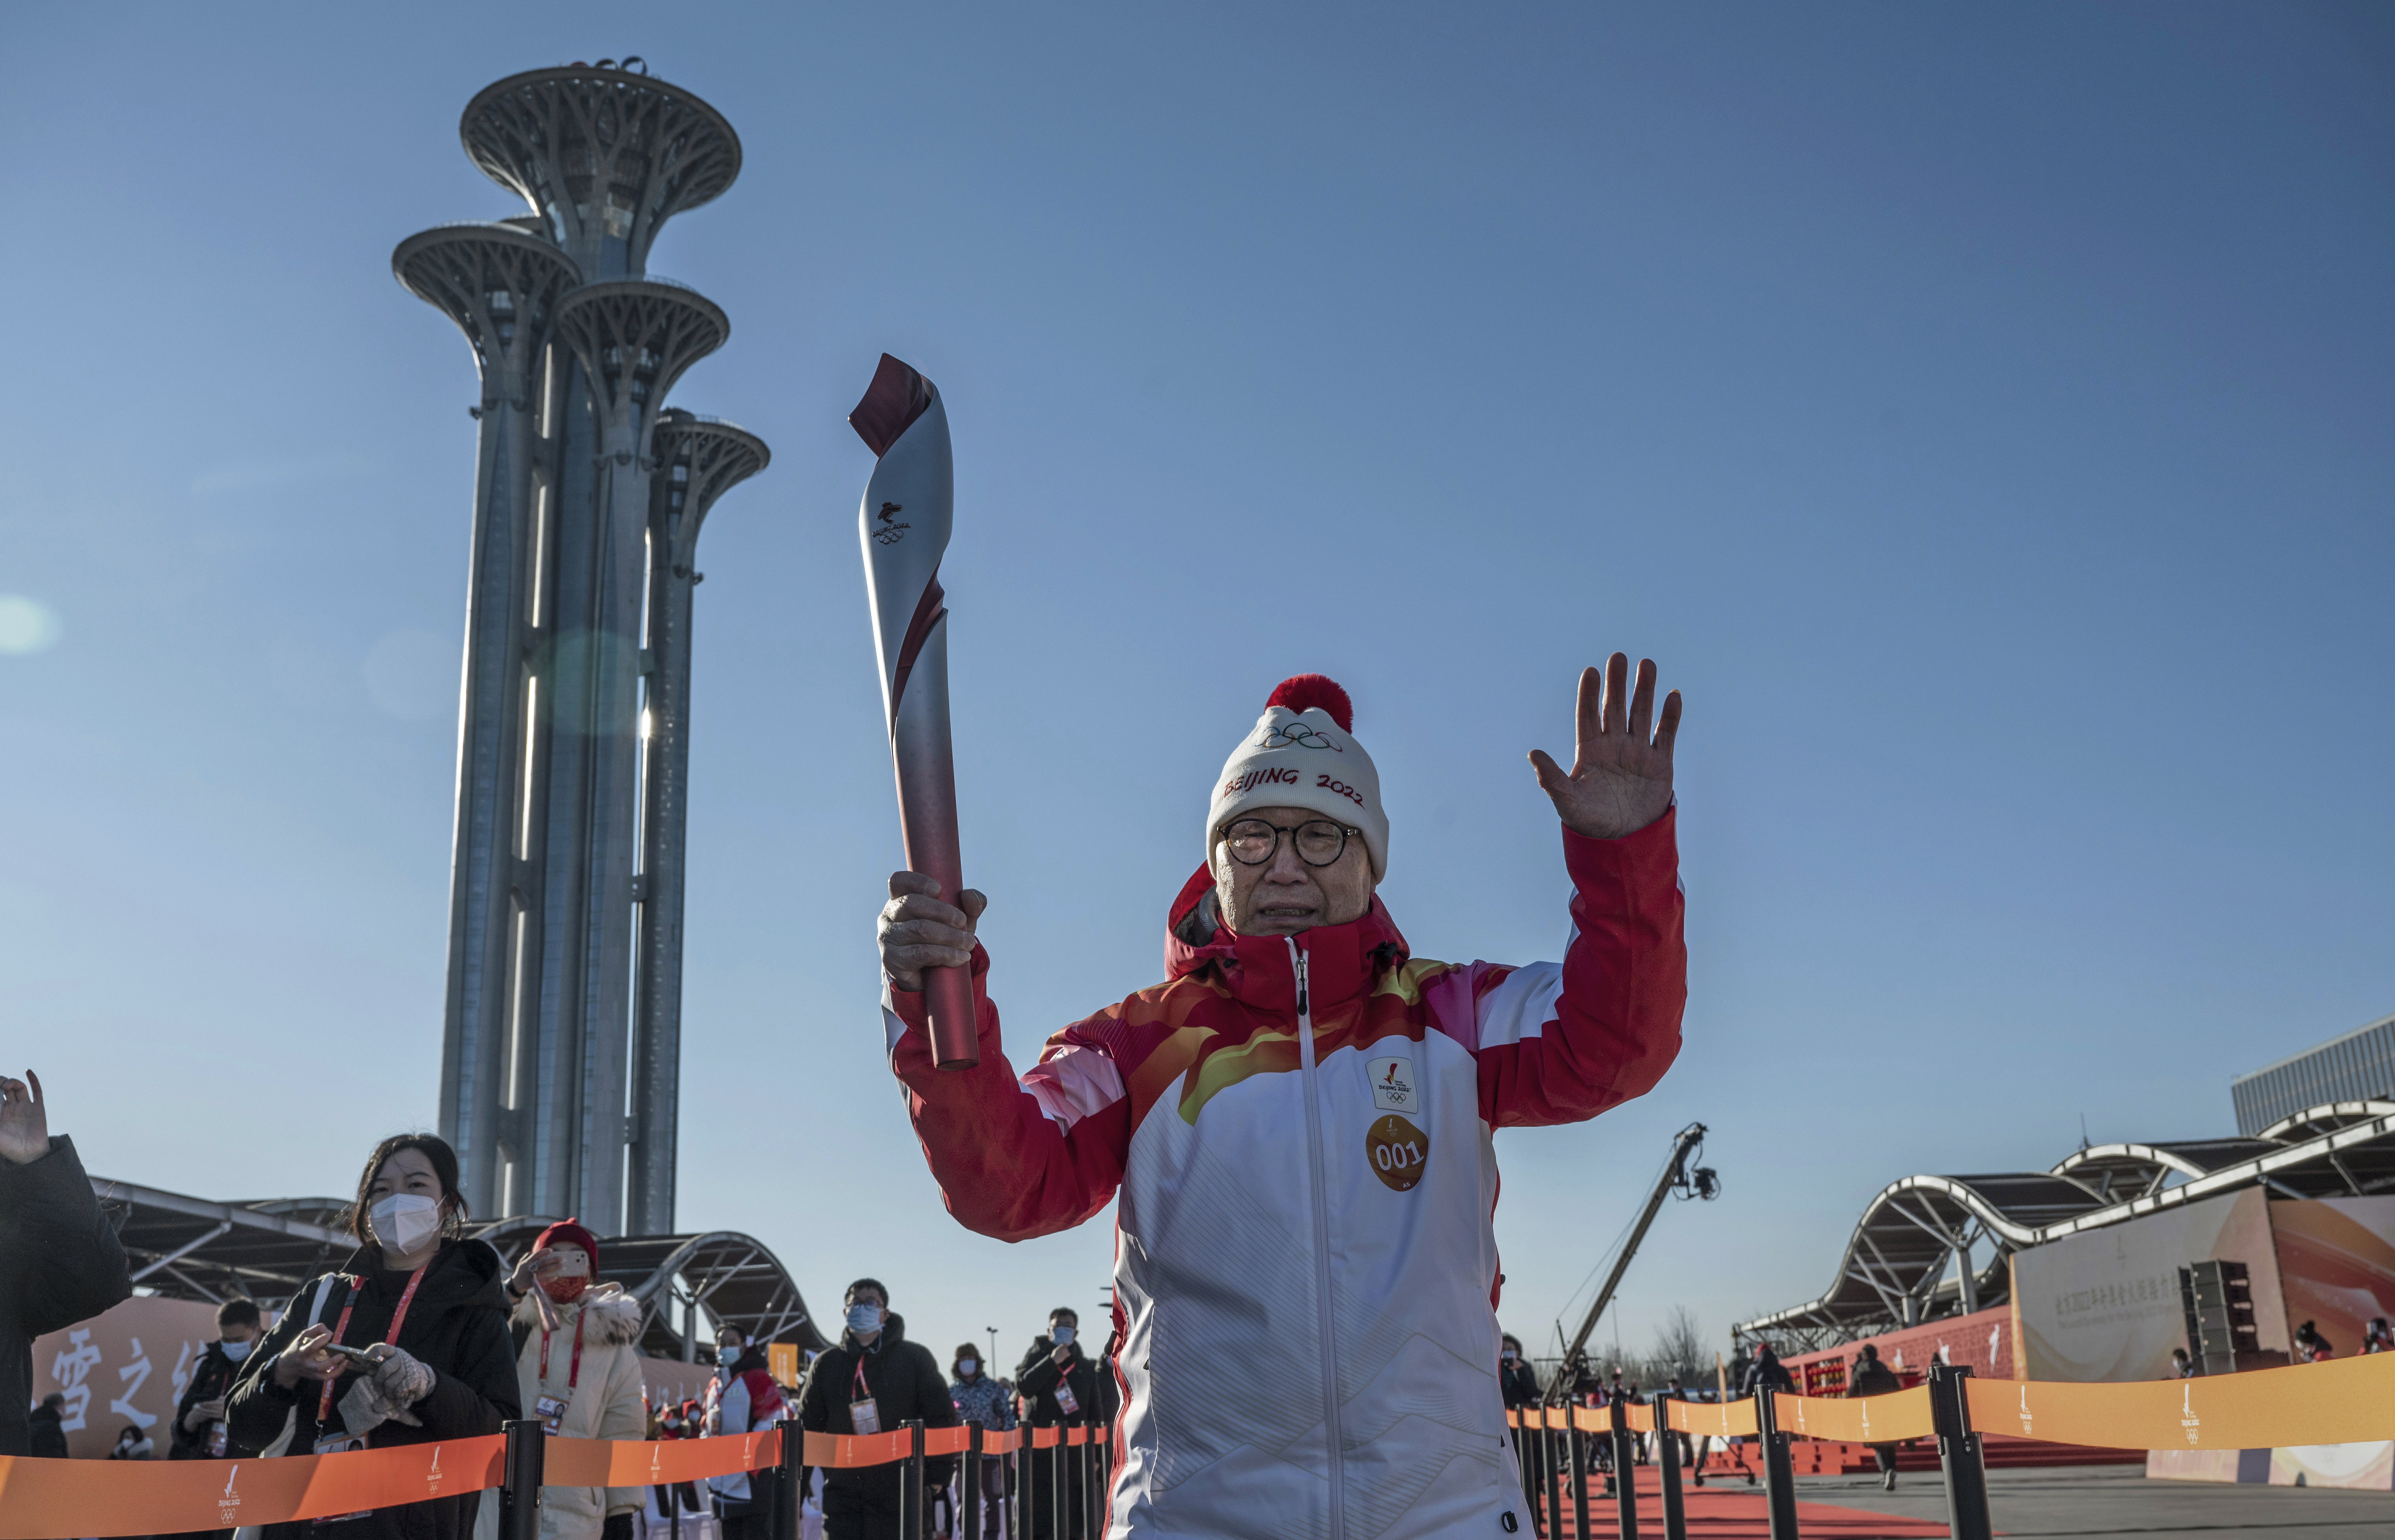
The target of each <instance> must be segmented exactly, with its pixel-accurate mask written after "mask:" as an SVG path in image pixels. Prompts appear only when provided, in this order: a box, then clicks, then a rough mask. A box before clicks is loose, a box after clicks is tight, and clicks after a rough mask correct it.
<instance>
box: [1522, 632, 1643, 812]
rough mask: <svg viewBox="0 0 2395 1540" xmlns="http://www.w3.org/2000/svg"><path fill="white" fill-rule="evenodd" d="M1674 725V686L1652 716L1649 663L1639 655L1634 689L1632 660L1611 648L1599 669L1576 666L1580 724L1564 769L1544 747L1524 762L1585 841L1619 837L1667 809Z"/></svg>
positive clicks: (1558, 809)
mask: <svg viewBox="0 0 2395 1540" xmlns="http://www.w3.org/2000/svg"><path fill="white" fill-rule="evenodd" d="M1650 726H1651V727H1652V728H1653V730H1654V732H1653V736H1652V737H1651V738H1650V737H1649V736H1648V732H1647V730H1648V728H1649V727H1650ZM1679 731H1680V692H1679V691H1676V690H1674V691H1672V692H1671V693H1670V694H1669V695H1666V696H1665V697H1663V717H1662V719H1661V721H1657V720H1656V719H1655V664H1654V661H1653V660H1652V659H1647V658H1642V659H1640V660H1639V663H1638V688H1637V690H1636V691H1635V693H1633V692H1632V691H1631V689H1630V660H1629V658H1628V657H1626V656H1624V655H1623V654H1621V653H1620V652H1616V653H1615V654H1613V656H1612V657H1610V658H1608V659H1607V660H1606V664H1605V672H1604V674H1603V675H1599V674H1598V673H1597V671H1596V670H1595V669H1594V668H1584V669H1581V676H1580V727H1579V732H1578V742H1577V744H1576V745H1575V748H1574V757H1573V761H1572V768H1571V770H1570V772H1569V773H1568V774H1567V773H1566V772H1565V770H1563V768H1562V767H1561V766H1559V765H1557V764H1556V763H1555V760H1553V759H1552V758H1550V757H1548V756H1547V754H1546V751H1545V750H1543V749H1532V750H1531V751H1530V766H1531V768H1532V769H1533V770H1536V771H1537V772H1538V776H1539V785H1540V786H1541V787H1542V789H1543V790H1544V791H1545V792H1546V794H1547V796H1550V797H1552V798H1554V800H1555V813H1556V816H1558V817H1560V818H1561V819H1562V820H1563V821H1564V827H1565V828H1568V829H1569V830H1571V831H1572V832H1573V833H1574V834H1578V835H1585V836H1588V837H1589V838H1591V839H1620V838H1621V836H1624V835H1633V834H1636V833H1637V832H1638V831H1639V830H1641V829H1643V828H1645V827H1646V826H1647V824H1649V823H1654V822H1655V821H1656V820H1657V819H1659V818H1661V817H1662V816H1663V812H1664V809H1668V808H1669V807H1671V805H1672V740H1673V738H1674V736H1675V735H1676V734H1677V733H1678V732H1679Z"/></svg>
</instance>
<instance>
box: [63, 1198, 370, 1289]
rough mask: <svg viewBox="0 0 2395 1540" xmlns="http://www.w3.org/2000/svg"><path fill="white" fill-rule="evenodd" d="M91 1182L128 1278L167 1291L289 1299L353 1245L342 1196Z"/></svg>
mask: <svg viewBox="0 0 2395 1540" xmlns="http://www.w3.org/2000/svg"><path fill="white" fill-rule="evenodd" d="M91 1189H92V1191H93V1192H94V1193H95V1194H96V1195H97V1196H98V1197H99V1206H100V1209H101V1211H102V1212H104V1213H106V1214H107V1215H108V1217H109V1220H110V1222H111V1223H112V1224H114V1225H115V1226H116V1234H117V1239H118V1240H120V1241H122V1242H123V1243H124V1244H125V1255H126V1258H127V1259H128V1260H129V1261H130V1262H131V1263H132V1264H133V1266H132V1273H133V1283H134V1286H135V1287H137V1288H146V1289H150V1290H152V1291H153V1292H155V1293H158V1294H163V1295H165V1296H168V1297H170V1298H177V1299H205V1300H207V1301H209V1302H210V1303H221V1302H222V1301H224V1300H227V1299H231V1298H232V1297H234V1296H248V1297H250V1298H254V1299H262V1300H273V1301H279V1300H283V1299H287V1298H289V1297H290V1296H292V1295H293V1294H295V1293H297V1292H298V1289H299V1287H300V1285H302V1284H304V1283H307V1282H308V1280H309V1279H311V1278H313V1277H316V1276H317V1275H318V1274H320V1273H322V1272H324V1271H325V1270H327V1269H330V1268H336V1267H338V1266H340V1264H341V1263H342V1262H343V1261H344V1260H345V1259H347V1257H349V1255H350V1253H351V1252H352V1251H355V1250H356V1249H357V1242H355V1241H353V1240H351V1238H350V1235H349V1232H348V1231H344V1230H342V1229H341V1228H340V1224H341V1217H342V1215H343V1214H344V1213H346V1212H347V1211H348V1209H349V1206H350V1204H349V1200H348V1199H346V1198H257V1199H250V1200H246V1201H243V1202H237V1203H218V1202H216V1201H214V1200H213V1199H208V1198H193V1197H188V1196H186V1195H184V1194H183V1193H180V1192H165V1191H160V1190H159V1189H157V1188H154V1187H141V1186H138V1185H137V1184H135V1183H132V1182H120V1181H111V1180H108V1179H107V1178H101V1177H94V1178H91Z"/></svg>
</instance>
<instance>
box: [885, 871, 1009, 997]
mask: <svg viewBox="0 0 2395 1540" xmlns="http://www.w3.org/2000/svg"><path fill="white" fill-rule="evenodd" d="M939 891H940V885H939V884H938V883H937V882H934V881H933V880H932V879H931V878H930V877H927V876H925V875H923V874H922V873H920V872H893V873H891V874H890V902H888V903H885V904H883V905H882V906H881V971H882V972H884V973H887V974H888V975H890V981H891V982H892V983H893V984H895V985H897V986H898V987H899V988H900V989H903V990H905V991H906V992H907V993H908V994H920V993H922V989H923V969H925V968H927V967H964V966H965V965H966V964H967V963H970V962H972V961H973V925H974V923H975V922H976V921H978V920H979V919H980V918H981V912H982V911H983V910H985V909H986V908H988V907H989V900H987V899H986V898H984V897H982V895H981V894H980V893H978V892H976V891H975V890H974V889H973V888H966V889H965V890H964V891H963V892H962V893H960V894H959V895H958V902H959V903H961V904H963V905H964V907H963V908H961V909H959V908H958V907H957V905H956V904H953V903H943V902H940V899H939V897H938V894H939Z"/></svg>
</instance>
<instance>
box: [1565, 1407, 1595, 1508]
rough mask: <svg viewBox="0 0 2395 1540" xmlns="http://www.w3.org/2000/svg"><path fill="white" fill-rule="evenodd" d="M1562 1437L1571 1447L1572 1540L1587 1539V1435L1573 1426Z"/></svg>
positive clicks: (1567, 1414)
mask: <svg viewBox="0 0 2395 1540" xmlns="http://www.w3.org/2000/svg"><path fill="white" fill-rule="evenodd" d="M1564 1415H1566V1416H1569V1415H1571V1414H1570V1413H1568V1412H1567V1413H1565V1414H1564ZM1564 1437H1565V1439H1566V1440H1568V1441H1569V1443H1570V1447H1571V1483H1572V1540H1588V1468H1589V1460H1588V1435H1587V1434H1585V1433H1582V1432H1581V1430H1580V1428H1578V1426H1574V1427H1571V1428H1566V1429H1565V1430H1564Z"/></svg>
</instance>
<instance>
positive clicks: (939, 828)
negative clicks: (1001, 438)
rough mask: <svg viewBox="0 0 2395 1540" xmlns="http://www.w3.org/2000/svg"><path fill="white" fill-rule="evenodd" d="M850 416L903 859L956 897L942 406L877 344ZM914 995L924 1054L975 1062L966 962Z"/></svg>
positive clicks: (926, 384) (951, 481) (960, 871)
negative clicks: (862, 450) (865, 469)
mask: <svg viewBox="0 0 2395 1540" xmlns="http://www.w3.org/2000/svg"><path fill="white" fill-rule="evenodd" d="M848 422H849V426H850V427H852V428H855V429H856V436H857V437H858V438H860V439H863V440H864V441H865V444H866V447H867V448H868V449H870V450H872V451H873V453H874V455H875V457H876V463H875V465H874V467H873V478H872V480H868V481H867V482H866V483H865V501H864V503H863V504H862V505H860V506H859V507H858V508H857V512H856V534H857V541H858V543H859V544H860V545H862V546H864V547H865V595H866V599H867V602H868V603H870V604H871V605H872V607H873V643H874V648H875V651H876V652H878V653H879V654H880V660H881V708H882V713H883V715H884V717H886V718H887V719H888V721H889V724H890V759H891V763H892V765H893V768H895V770H897V773H898V824H899V829H900V833H901V836H902V837H903V838H904V839H905V840H906V869H907V870H908V871H911V872H920V873H922V874H923V875H925V876H928V877H931V878H933V880H934V881H936V882H938V883H939V885H940V897H941V898H942V899H944V900H946V902H949V903H955V902H958V895H959V894H960V893H962V892H963V891H964V888H965V879H964V857H963V854H962V852H961V850H960V849H959V845H958V839H957V766H956V755H955V753H954V751H953V750H952V748H951V747H950V744H949V739H948V612H947V610H946V607H945V605H944V604H943V602H942V595H941V593H940V558H941V557H942V556H943V555H944V554H945V553H946V551H947V548H948V526H949V520H950V516H951V513H952V512H953V509H954V505H955V502H956V471H955V467H954V464H953V463H952V462H951V460H950V459H949V455H948V415H947V412H946V409H945V408H944V407H942V406H941V404H940V392H939V391H938V390H937V389H936V388H934V387H933V384H932V382H931V381H930V380H927V379H925V378H924V377H923V376H922V375H919V374H917V373H916V372H915V371H914V370H912V369H910V368H908V367H907V366H906V365H905V364H903V363H901V362H898V361H897V360H896V359H894V358H892V357H891V356H890V355H889V354H887V353H884V354H882V355H881V365H880V368H878V369H876V370H875V371H874V372H873V383H872V384H871V385H869V386H867V387H866V390H865V399H864V400H863V401H858V402H857V403H856V410H854V411H853V412H851V413H850V414H849V415H848ZM923 1005H924V1008H925V1009H926V1010H927V1011H929V1012H930V1014H931V1018H932V1060H933V1062H934V1063H936V1064H937V1065H938V1066H939V1067H940V1068H941V1069H944V1070H969V1069H971V1068H973V1066H974V1065H975V1064H978V1063H980V1062H981V1045H980V1037H979V1033H977V1032H976V1031H975V1029H974V1024H973V979H972V977H971V975H970V971H969V970H968V969H966V968H961V967H934V968H926V969H925V970H924V972H923Z"/></svg>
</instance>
